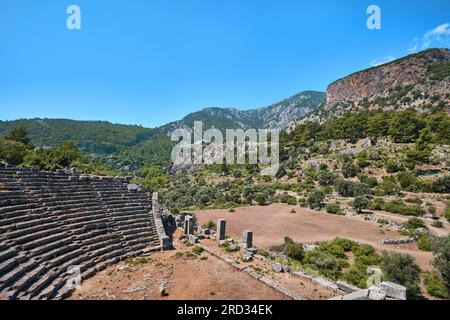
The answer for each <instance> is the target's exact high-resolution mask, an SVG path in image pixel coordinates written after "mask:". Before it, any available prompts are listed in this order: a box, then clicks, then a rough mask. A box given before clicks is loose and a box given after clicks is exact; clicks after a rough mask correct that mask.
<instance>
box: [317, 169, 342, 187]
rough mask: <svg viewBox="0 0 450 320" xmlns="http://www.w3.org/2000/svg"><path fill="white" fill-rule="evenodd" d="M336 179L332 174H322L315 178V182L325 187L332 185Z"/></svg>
mask: <svg viewBox="0 0 450 320" xmlns="http://www.w3.org/2000/svg"><path fill="white" fill-rule="evenodd" d="M336 178H337V177H336V175H335V174H334V173H331V172H323V173H320V174H319V175H318V176H317V181H319V184H320V185H321V186H323V187H325V186H330V185H333V184H334V181H335V180H336Z"/></svg>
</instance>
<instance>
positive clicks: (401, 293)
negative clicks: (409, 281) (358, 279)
mask: <svg viewBox="0 0 450 320" xmlns="http://www.w3.org/2000/svg"><path fill="white" fill-rule="evenodd" d="M380 288H381V289H382V290H383V291H384V293H385V294H386V296H388V297H390V298H394V299H398V300H406V288H405V287H404V286H401V285H399V284H396V283H393V282H389V281H384V282H382V283H380Z"/></svg>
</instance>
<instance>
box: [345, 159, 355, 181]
mask: <svg viewBox="0 0 450 320" xmlns="http://www.w3.org/2000/svg"><path fill="white" fill-rule="evenodd" d="M357 174H358V168H356V167H355V166H354V165H353V163H351V162H349V161H348V162H345V163H344V164H343V166H342V175H343V176H344V178H353V177H356V175H357Z"/></svg>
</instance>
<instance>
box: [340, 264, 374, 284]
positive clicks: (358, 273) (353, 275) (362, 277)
mask: <svg viewBox="0 0 450 320" xmlns="http://www.w3.org/2000/svg"><path fill="white" fill-rule="evenodd" d="M368 277H369V276H368V274H367V269H365V268H361V267H357V266H351V267H350V268H348V269H347V270H345V272H344V274H343V275H342V278H343V279H344V280H345V281H347V282H348V283H350V284H353V285H355V286H357V287H358V288H362V289H364V288H366V287H367V280H368Z"/></svg>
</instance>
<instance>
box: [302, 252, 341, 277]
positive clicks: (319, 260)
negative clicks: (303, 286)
mask: <svg viewBox="0 0 450 320" xmlns="http://www.w3.org/2000/svg"><path fill="white" fill-rule="evenodd" d="M303 265H304V266H305V267H307V268H311V269H313V270H317V271H318V272H319V273H320V274H321V275H323V276H325V277H327V278H329V279H333V280H337V279H339V277H340V276H341V271H342V267H341V265H340V264H339V262H338V259H336V258H335V257H334V256H333V255H331V254H329V253H327V252H323V251H321V250H318V249H315V250H313V251H309V252H307V253H306V254H305V257H304V258H303Z"/></svg>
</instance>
